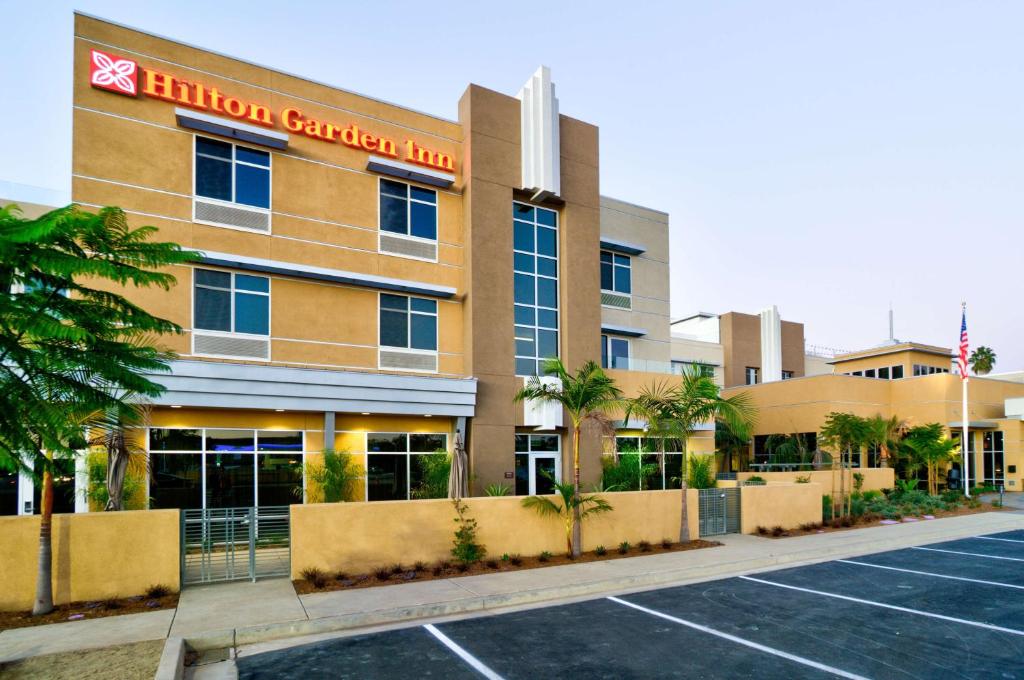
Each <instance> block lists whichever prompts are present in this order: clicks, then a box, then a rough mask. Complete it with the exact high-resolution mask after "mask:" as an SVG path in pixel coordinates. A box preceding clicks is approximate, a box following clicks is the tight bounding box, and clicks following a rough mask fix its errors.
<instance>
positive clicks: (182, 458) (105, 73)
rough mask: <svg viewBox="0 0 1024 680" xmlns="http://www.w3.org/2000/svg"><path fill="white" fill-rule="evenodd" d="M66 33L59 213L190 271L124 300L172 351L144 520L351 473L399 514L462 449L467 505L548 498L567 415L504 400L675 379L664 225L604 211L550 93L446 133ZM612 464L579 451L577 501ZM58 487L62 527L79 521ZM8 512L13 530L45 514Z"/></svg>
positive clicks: (81, 505) (122, 34) (163, 46)
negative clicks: (461, 446) (112, 221)
mask: <svg viewBox="0 0 1024 680" xmlns="http://www.w3.org/2000/svg"><path fill="white" fill-rule="evenodd" d="M74 32H75V35H74V94H73V149H72V165H73V170H72V172H73V177H72V196H71V198H72V200H73V201H74V202H75V203H78V204H80V205H82V206H85V207H88V208H98V207H100V206H107V205H115V206H119V207H121V208H123V209H124V210H125V211H126V213H127V215H128V217H129V219H130V221H131V223H132V224H133V225H135V226H141V225H143V224H150V225H154V226H156V227H157V228H158V229H159V232H158V236H157V238H159V239H161V240H167V241H174V242H177V243H180V244H181V245H182V246H184V247H186V248H190V249H193V250H196V251H199V252H200V253H201V254H202V257H201V259H200V260H199V261H197V262H195V263H194V264H193V265H190V266H180V267H175V268H174V271H173V273H174V275H175V276H176V278H177V285H176V286H174V287H173V288H172V289H171V290H170V291H163V290H132V291H130V293H129V295H130V296H131V299H133V301H135V302H137V303H138V304H139V305H141V306H143V307H144V308H146V309H147V310H149V311H151V312H152V313H154V314H156V315H159V316H162V317H165V318H167V319H170V320H173V321H174V322H176V323H178V324H179V325H180V326H181V327H182V328H183V329H184V333H183V334H181V335H179V336H169V337H164V338H162V339H161V341H162V342H163V343H164V344H166V346H168V347H169V348H170V349H172V350H174V352H176V354H177V359H175V360H174V361H173V362H172V364H171V369H172V370H171V372H170V374H160V375H154V376H153V378H154V380H156V381H157V382H159V383H161V384H163V385H164V386H165V387H166V388H167V389H166V392H165V393H164V394H163V396H161V397H160V398H159V399H157V400H156V402H155V404H154V405H153V407H152V412H151V415H150V423H149V427H148V428H147V429H146V432H145V437H144V442H143V445H144V446H145V448H146V450H147V451H148V453H149V459H150V467H151V472H150V474H148V475H147V476H146V478H145V479H144V480H140V484H142V487H143V488H142V489H141V490H140V491H139V493H138V496H139V497H140V498H141V499H142V503H143V505H146V504H148V505H149V506H150V507H181V508H196V507H227V506H252V505H281V504H287V503H291V502H297V501H299V500H301V499H302V498H303V496H304V494H308V492H309V489H308V488H307V484H306V481H307V480H305V479H304V478H303V477H304V475H303V462H304V461H306V460H308V459H310V457H312V456H316V455H319V453H320V452H322V451H323V450H324V449H326V448H333V449H335V450H338V451H346V452H349V453H351V454H353V455H355V456H356V458H357V460H358V462H359V463H360V464H361V465H362V466H364V467H365V471H366V474H365V484H364V487H363V489H362V493H361V494H357V495H358V496H361V498H359V499H366V500H371V501H373V500H385V499H388V500H392V499H406V498H410V497H415V496H416V493H417V489H418V487H419V485H420V484H421V483H422V481H423V475H424V469H425V467H427V466H425V465H424V462H425V457H428V456H434V455H437V453H438V452H444V451H451V450H452V448H453V446H454V445H455V442H456V438H460V439H461V441H463V442H464V443H465V446H466V449H467V451H468V455H469V466H470V475H471V489H470V491H471V493H473V494H482V493H483V490H484V488H485V487H487V486H488V485H491V484H506V485H509V486H510V487H511V488H512V490H513V492H514V493H520V494H526V493H534V492H537V491H543V490H545V489H546V488H549V487H548V484H547V482H546V477H545V476H544V474H542V473H544V472H550V473H553V474H554V475H555V476H556V477H558V476H561V475H562V474H563V471H564V470H567V469H569V466H570V465H571V461H570V459H569V451H568V449H569V445H568V441H567V439H566V427H565V421H564V420H563V417H562V416H563V414H562V413H561V411H560V410H555V409H552V408H550V407H541V406H538V405H535V404H525V405H524V404H521V403H516V402H515V401H514V399H513V397H514V395H515V393H516V392H517V390H519V389H520V388H521V387H522V386H523V385H524V381H525V380H526V379H527V377H529V376H532V375H535V374H536V373H537V372H538V366H539V365H540V363H541V362H542V361H543V360H544V359H545V358H546V357H554V356H557V357H561V358H562V359H563V360H564V361H565V362H566V364H567V365H568V366H569V367H570V369H573V368H575V367H578V366H579V365H581V364H582V363H583V362H584V361H587V360H594V361H600V362H601V363H602V364H604V365H605V366H606V367H608V368H609V370H610V372H611V373H612V374H613V375H614V377H615V378H616V380H618V381H619V383H620V384H621V385H622V386H623V387H624V389H625V390H626V391H627V393H630V392H631V391H632V392H635V390H636V389H637V388H638V386H640V385H642V384H649V383H651V382H653V381H654V379H655V378H657V377H658V375H656V374H660V376H661V377H664V375H665V374H666V373H667V372H669V371H670V370H671V363H670V359H671V351H670V345H671V343H670V332H669V294H668V290H669V285H668V280H669V278H668V267H669V255H668V254H669V248H668V216H667V215H666V214H665V213H663V212H659V211H657V210H652V209H648V208H643V207H639V206H636V205H633V204H630V203H627V202H624V201H620V200H616V199H612V198H608V197H604V196H602V195H601V193H600V186H599V179H598V178H599V172H600V155H599V136H598V128H597V127H596V126H594V125H592V124H590V123H588V122H586V121H583V120H577V119H575V118H571V117H569V116H566V115H562V114H560V112H559V102H558V99H557V97H556V96H555V88H554V85H553V84H552V82H551V79H550V74H549V72H548V70H547V69H546V68H541V69H539V70H538V71H537V72H536V73H535V74H534V75H533V76H532V77H531V78H530V79H529V80H528V81H527V82H526V84H525V85H524V86H523V88H522V89H521V90H520V91H519V92H518V93H514V94H505V93H500V92H495V91H493V90H489V89H487V88H484V87H480V86H478V85H470V86H469V87H467V88H466V90H465V92H464V94H463V95H462V98H461V99H460V100H459V102H458V118H457V119H456V120H448V119H445V118H441V117H438V116H433V115H428V114H425V113H420V112H418V111H414V110H411V109H409V108H406V107H403V106H400V105H395V104H390V103H387V102H383V101H380V100H377V99H373V98H371V97H366V96H362V95H358V94H354V93H352V92H349V91H346V90H342V89H338V88H336V87H333V86H328V85H324V84H321V83H317V82H313V81H310V80H308V79H306V78H303V77H301V76H296V75H290V74H287V73H282V72H279V71H275V70H273V69H269V68H265V67H262V66H258V65H255V64H251V63H248V62H244V61H241V60H238V59H234V58H231V57H227V56H224V55H221V54H217V53H215V52H211V51H209V50H204V49H200V48H197V47H193V46H190V45H186V44H183V43H180V42H177V41H175V40H171V39H167V38H163V37H158V36H155V35H151V34H148V33H144V32H141V31H138V30H134V29H131V28H127V27H124V26H120V25H117V24H114V23H110V22H108V21H104V20H100V19H97V18H93V17H89V16H86V15H82V14H77V15H76V16H75V31H74ZM611 134H626V132H625V131H619V132H616V131H614V130H613V131H611ZM622 425H623V426H624V427H625V426H626V425H632V426H634V427H635V426H637V425H638V424H636V423H633V424H625V423H623V424H622ZM625 434H634V435H635V434H636V433H635V432H632V433H630V432H626V433H625ZM712 445H713V441H712V439H711V438H710V432H709V431H702V432H699V433H696V434H695V436H694V438H693V439H692V440H691V447H693V448H695V449H700V450H708V449H709V448H710V447H711V446H712ZM602 449H603V443H602V441H601V440H600V438H599V437H598V436H597V435H596V434H588V435H587V436H586V437H585V438H584V441H583V451H582V458H583V476H584V481H585V482H586V483H588V484H589V483H591V482H595V481H597V480H598V479H599V478H600V473H601V464H600V461H601V455H602ZM67 466H68V469H67V470H65V473H66V474H64V475H62V476H61V477H60V481H61V484H59V486H60V487H61V488H60V489H58V493H57V494H56V495H57V499H56V503H57V508H58V511H71V510H73V509H75V508H76V507H77V509H78V510H80V511H81V510H85V509H87V507H88V502H87V500H86V499H85V495H84V493H83V490H84V489H85V488H86V487H88V486H89V485H88V482H87V480H86V477H87V476H88V469H87V465H86V464H85V463H83V462H81V461H79V462H78V463H77V470H75V469H72V467H73V466H74V464H73V463H71V462H68V463H67ZM76 487H77V489H78V491H77V492H74V491H73V489H74V488H76ZM3 488H4V494H3V498H2V499H0V503H2V504H3V505H2V508H3V512H4V513H5V514H11V513H13V512H19V513H26V512H32V510H33V508H34V506H35V505H37V504H38V502H37V500H36V501H35V502H34V501H33V498H32V495H33V490H32V486H31V484H30V483H26V482H25V480H21V482H20V483H19V481H18V480H17V479H14V478H8V479H6V483H5V486H4V487H3ZM35 493H36V495H37V494H38V492H35ZM147 499H148V500H147Z"/></svg>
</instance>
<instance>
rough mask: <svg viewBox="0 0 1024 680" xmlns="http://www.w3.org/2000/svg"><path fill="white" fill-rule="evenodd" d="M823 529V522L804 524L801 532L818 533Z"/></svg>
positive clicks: (801, 526)
mask: <svg viewBox="0 0 1024 680" xmlns="http://www.w3.org/2000/svg"><path fill="white" fill-rule="evenodd" d="M820 528H821V522H804V523H803V524H801V525H800V531H817V530H818V529H820Z"/></svg>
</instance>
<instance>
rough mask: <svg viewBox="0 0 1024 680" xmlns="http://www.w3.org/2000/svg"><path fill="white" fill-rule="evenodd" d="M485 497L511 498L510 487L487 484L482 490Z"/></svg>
mask: <svg viewBox="0 0 1024 680" xmlns="http://www.w3.org/2000/svg"><path fill="white" fill-rule="evenodd" d="M484 495H486V496H511V495H512V487H511V486H510V485H508V484H488V485H487V488H486V489H484Z"/></svg>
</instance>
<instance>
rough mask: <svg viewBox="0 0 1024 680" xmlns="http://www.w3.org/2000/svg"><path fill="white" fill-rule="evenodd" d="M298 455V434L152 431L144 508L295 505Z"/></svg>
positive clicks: (299, 498)
mask: <svg viewBox="0 0 1024 680" xmlns="http://www.w3.org/2000/svg"><path fill="white" fill-rule="evenodd" d="M303 451H304V438H303V433H302V432H301V431H299V430H239V429H214V428H210V429H177V428H175V429H170V428H152V429H150V431H149V458H150V466H151V470H152V471H151V474H150V480H149V495H150V499H151V500H150V507H153V508H204V507H205V508H229V507H251V506H270V505H290V504H292V503H301V502H302V463H303Z"/></svg>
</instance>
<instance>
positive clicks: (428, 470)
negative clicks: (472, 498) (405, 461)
mask: <svg viewBox="0 0 1024 680" xmlns="http://www.w3.org/2000/svg"><path fill="white" fill-rule="evenodd" d="M409 464H410V467H411V468H412V475H413V477H412V478H413V479H414V480H415V479H416V478H417V477H419V480H420V481H419V483H418V484H417V485H416V486H414V487H412V488H411V489H410V490H409V495H410V496H412V497H413V498H446V497H447V496H448V477H450V476H451V470H452V457H451V455H449V454H448V453H447V452H445V451H437V452H436V453H434V454H433V455H426V456H411V457H410V461H409ZM417 473H418V474H417Z"/></svg>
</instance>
